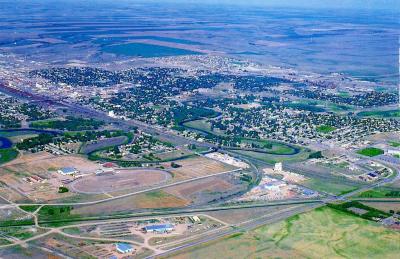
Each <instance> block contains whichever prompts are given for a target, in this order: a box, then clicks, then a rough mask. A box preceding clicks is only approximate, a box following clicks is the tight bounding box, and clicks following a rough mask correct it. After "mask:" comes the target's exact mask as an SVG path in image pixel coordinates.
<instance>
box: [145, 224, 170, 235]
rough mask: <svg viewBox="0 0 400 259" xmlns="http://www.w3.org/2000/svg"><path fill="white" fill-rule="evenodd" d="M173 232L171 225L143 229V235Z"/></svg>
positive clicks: (151, 226)
mask: <svg viewBox="0 0 400 259" xmlns="http://www.w3.org/2000/svg"><path fill="white" fill-rule="evenodd" d="M173 230H174V226H173V225H172V224H161V225H150V226H146V227H144V228H143V231H144V232H145V233H168V232H172V231H173Z"/></svg>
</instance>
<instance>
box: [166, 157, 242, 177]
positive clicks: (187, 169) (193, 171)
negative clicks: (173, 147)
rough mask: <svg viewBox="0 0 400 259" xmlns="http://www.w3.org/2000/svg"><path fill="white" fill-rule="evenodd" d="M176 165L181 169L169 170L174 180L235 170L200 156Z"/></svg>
mask: <svg viewBox="0 0 400 259" xmlns="http://www.w3.org/2000/svg"><path fill="white" fill-rule="evenodd" d="M176 163H177V164H179V165H181V167H179V168H171V169H170V171H171V173H173V174H174V178H175V179H179V180H183V179H189V178H194V177H201V176H206V175H213V174H218V173H222V172H225V171H229V170H233V169H235V167H233V166H231V165H227V164H224V163H221V162H219V161H215V160H212V159H208V158H205V157H200V156H198V157H193V158H188V159H184V160H179V161H176ZM166 165H169V164H166Z"/></svg>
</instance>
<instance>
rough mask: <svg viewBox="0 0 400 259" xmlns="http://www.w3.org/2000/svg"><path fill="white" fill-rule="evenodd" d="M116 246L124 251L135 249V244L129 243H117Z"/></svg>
mask: <svg viewBox="0 0 400 259" xmlns="http://www.w3.org/2000/svg"><path fill="white" fill-rule="evenodd" d="M115 246H116V247H117V250H119V251H122V252H128V251H129V250H132V249H133V246H132V245H131V244H127V243H116V244H115Z"/></svg>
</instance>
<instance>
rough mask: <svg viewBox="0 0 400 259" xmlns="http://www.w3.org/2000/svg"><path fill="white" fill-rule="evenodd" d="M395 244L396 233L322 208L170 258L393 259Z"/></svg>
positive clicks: (399, 238)
mask: <svg viewBox="0 0 400 259" xmlns="http://www.w3.org/2000/svg"><path fill="white" fill-rule="evenodd" d="M399 243H400V233H399V232H396V231H393V230H389V229H386V228H384V227H383V226H380V225H378V224H377V223H374V222H370V221H367V220H364V219H361V218H358V217H355V216H351V215H348V214H345V213H342V212H339V211H336V210H333V209H330V208H327V207H323V208H319V209H316V210H314V211H311V212H308V213H304V214H300V215H296V216H293V217H291V218H288V219H287V220H285V221H282V222H279V223H275V224H272V225H267V226H263V227H260V228H258V229H255V230H253V231H250V232H244V233H238V234H234V235H231V236H229V237H226V238H223V239H221V240H220V241H218V242H212V243H209V244H207V245H204V246H200V247H196V248H193V249H190V250H187V251H186V252H185V253H182V254H179V255H176V256H175V257H174V258H205V257H207V258H398V254H399V251H400V246H399ZM210 251H213V252H212V253H210Z"/></svg>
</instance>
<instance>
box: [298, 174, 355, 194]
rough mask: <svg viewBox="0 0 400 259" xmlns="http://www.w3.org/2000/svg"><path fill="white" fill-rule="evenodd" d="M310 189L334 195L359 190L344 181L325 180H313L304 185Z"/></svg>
mask: <svg viewBox="0 0 400 259" xmlns="http://www.w3.org/2000/svg"><path fill="white" fill-rule="evenodd" d="M304 185H305V186H307V187H308V188H310V189H312V190H315V191H319V192H327V193H330V194H333V195H340V194H344V193H348V192H351V191H354V190H356V189H357V187H356V186H354V185H351V184H346V183H344V182H343V181H336V182H333V181H326V180H324V179H317V178H312V179H309V180H307V181H306V182H305V183H304Z"/></svg>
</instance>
